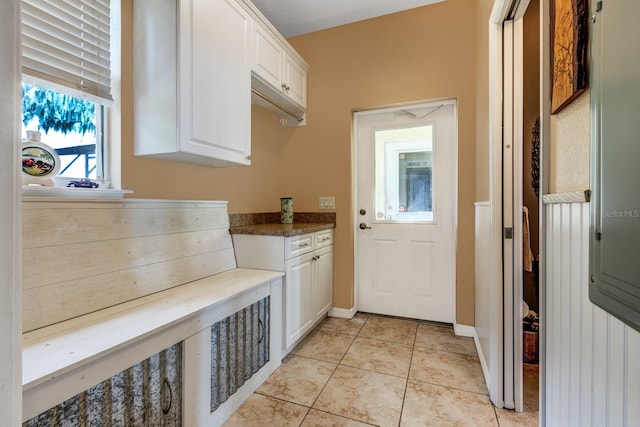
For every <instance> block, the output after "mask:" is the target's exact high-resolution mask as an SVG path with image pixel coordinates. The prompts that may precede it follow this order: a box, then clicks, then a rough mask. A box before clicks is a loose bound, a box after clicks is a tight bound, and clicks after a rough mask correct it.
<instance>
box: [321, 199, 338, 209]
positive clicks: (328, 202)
mask: <svg viewBox="0 0 640 427" xmlns="http://www.w3.org/2000/svg"><path fill="white" fill-rule="evenodd" d="M318 207H319V208H320V209H335V208H336V198H335V197H320V198H319V203H318Z"/></svg>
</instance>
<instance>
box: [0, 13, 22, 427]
mask: <svg viewBox="0 0 640 427" xmlns="http://www.w3.org/2000/svg"><path fill="white" fill-rule="evenodd" d="M20 4H21V2H18V1H4V2H2V3H0V57H1V58H2V61H0V93H2V96H0V236H2V239H0V271H1V272H2V274H0V341H1V342H2V345H0V425H2V426H18V425H21V424H22V382H21V377H22V336H21V332H22V299H21V298H22V287H21V284H22V277H21V275H22V237H21V236H22V217H21V204H20V198H21V195H20V184H19V180H20V172H19V166H18V165H19V163H18V162H17V161H16V160H17V159H18V158H19V157H20V156H19V154H18V150H19V141H20V120H21V114H20V92H19V87H20V76H21V70H20V68H21V61H20Z"/></svg>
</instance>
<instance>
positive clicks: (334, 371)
mask: <svg viewBox="0 0 640 427" xmlns="http://www.w3.org/2000/svg"><path fill="white" fill-rule="evenodd" d="M368 320H369V318H368V317H367V320H365V321H364V323H363V324H362V326H361V327H360V330H359V331H358V333H357V334H356V335H355V336H353V335H349V336H353V340H351V343H350V344H349V347H347V349H346V350H345V352H344V354H343V355H342V357H341V358H340V360H339V361H338V363H336V366H335V368H333V371H332V372H331V375H329V378H328V379H327V381H326V382H325V383H324V385H323V386H322V389H321V390H320V393H318V395H317V396H316V398H315V399H314V400H313V402H312V403H311V407H310V408H309V411H307V414H306V415H305V416H304V418H303V419H302V422H301V423H300V425H302V423H304V420H305V419H306V418H307V417H308V416H309V414H310V413H311V409H315V408H314V407H313V406H314V405H315V404H316V402H317V401H318V399H319V398H320V395H321V394H322V392H323V391H324V389H325V388H327V384H329V381H331V378H333V375H334V374H335V373H336V371H337V370H338V366H340V364H341V362H342V359H344V356H345V355H346V354H347V352H348V351H349V349H350V348H351V346H352V345H353V343H354V342H355V340H356V338H357V337H358V335H359V334H360V331H361V330H362V328H363V327H364V325H365V324H366V323H367V321H368ZM325 332H326V331H325ZM346 335H348V334H346ZM309 359H312V360H317V359H313V358H310V357H309ZM316 410H319V409H316ZM321 412H325V413H327V414H331V415H336V416H341V415H338V414H332V413H331V412H327V411H321ZM342 418H347V417H342ZM347 419H351V418H347ZM353 421H358V420H353Z"/></svg>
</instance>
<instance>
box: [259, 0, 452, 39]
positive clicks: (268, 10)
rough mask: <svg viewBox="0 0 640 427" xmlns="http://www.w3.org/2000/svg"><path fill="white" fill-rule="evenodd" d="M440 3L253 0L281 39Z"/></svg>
mask: <svg viewBox="0 0 640 427" xmlns="http://www.w3.org/2000/svg"><path fill="white" fill-rule="evenodd" d="M441 1H444V0H253V4H254V5H255V6H256V7H257V8H258V9H259V10H260V12H262V13H263V14H264V16H266V17H267V19H268V20H269V21H271V23H272V24H273V26H274V27H276V28H277V29H278V31H280V33H281V34H282V35H283V36H285V37H292V36H297V35H300V34H306V33H311V32H314V31H319V30H324V29H327V28H331V27H336V26H338V25H344V24H349V23H351V22H357V21H362V20H364V19H369V18H375V17H377V16H382V15H387V14H390V13H395V12H400V11H402V10H408V9H413V8H416V7H421V6H426V5H428V4H433V3H439V2H441Z"/></svg>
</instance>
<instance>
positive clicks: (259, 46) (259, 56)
mask: <svg viewBox="0 0 640 427" xmlns="http://www.w3.org/2000/svg"><path fill="white" fill-rule="evenodd" d="M254 27H255V28H254V30H253V42H254V43H255V46H254V50H253V52H254V60H253V66H252V69H253V72H254V73H255V74H256V75H257V76H259V77H260V78H261V79H262V80H264V81H265V82H266V83H268V84H270V85H271V86H273V87H275V88H280V87H281V85H282V75H283V70H282V66H283V64H284V59H283V58H284V50H283V49H282V46H280V44H279V43H278V41H276V40H275V39H274V38H273V37H271V35H270V34H269V33H267V32H266V31H265V30H264V29H263V28H262V27H261V26H260V25H255V26H254Z"/></svg>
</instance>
